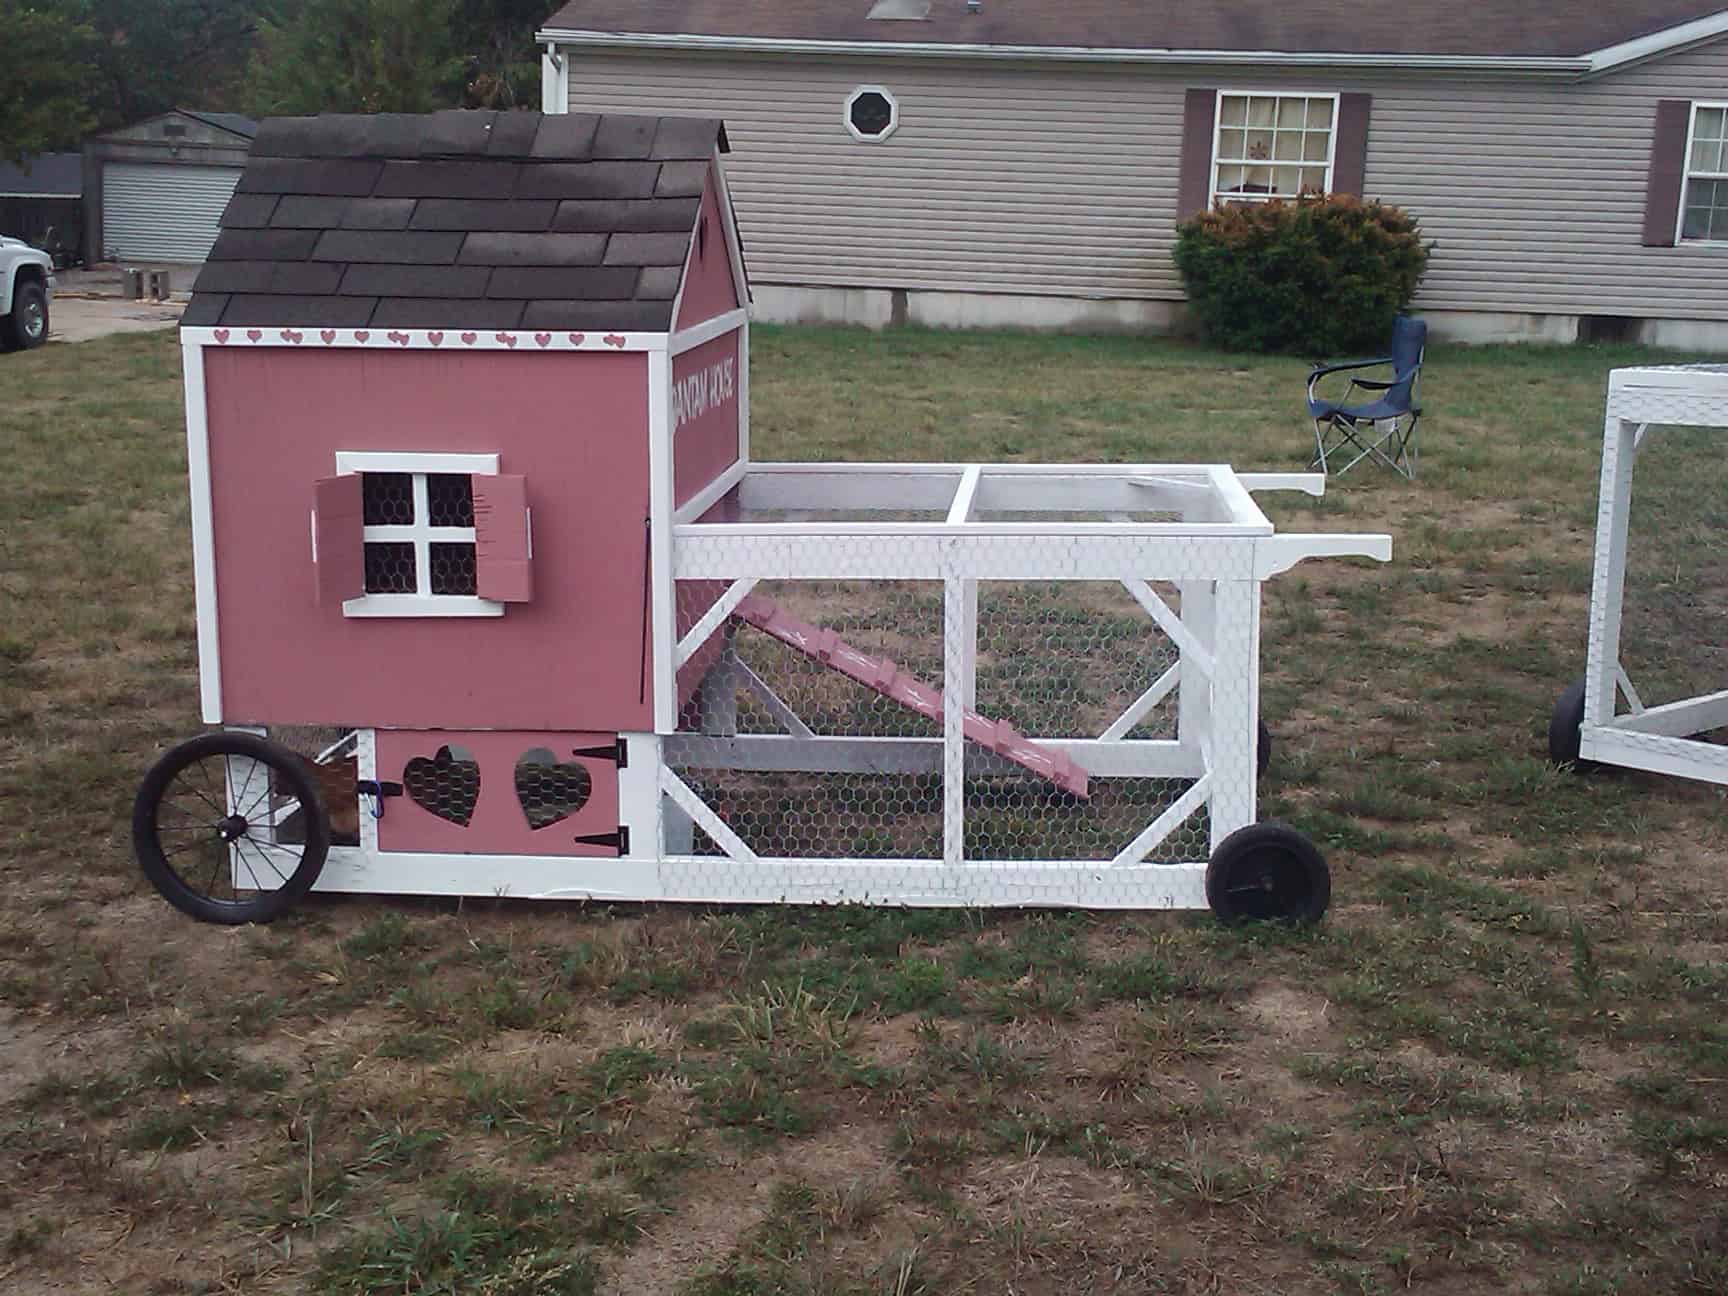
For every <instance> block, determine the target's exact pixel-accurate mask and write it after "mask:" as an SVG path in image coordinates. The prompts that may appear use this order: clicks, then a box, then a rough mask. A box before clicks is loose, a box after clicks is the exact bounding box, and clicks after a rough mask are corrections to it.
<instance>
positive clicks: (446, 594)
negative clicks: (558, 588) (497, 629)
mask: <svg viewBox="0 0 1728 1296" xmlns="http://www.w3.org/2000/svg"><path fill="white" fill-rule="evenodd" d="M336 474H337V475H336V476H335V477H332V478H325V479H324V480H322V481H320V482H318V483H317V487H316V490H315V496H314V499H315V503H314V509H313V517H312V545H313V562H314V564H315V565H316V568H317V575H318V594H319V601H320V602H340V603H341V606H342V613H343V615H344V616H351V617H453V616H502V615H503V613H504V608H505V604H506V603H510V602H526V601H527V599H528V580H527V564H528V560H529V559H530V558H531V557H532V553H531V546H532V538H531V533H530V529H529V528H530V525H531V522H532V519H531V517H530V516H529V513H528V509H527V505H526V496H525V493H524V491H523V488H522V479H521V478H520V477H510V476H503V475H500V474H499V472H498V456H497V455H472V454H398V453H388V452H385V453H379V452H359V451H343V452H339V453H338V454H337V455H336Z"/></svg>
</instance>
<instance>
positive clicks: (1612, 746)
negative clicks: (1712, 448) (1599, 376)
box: [1578, 365, 1728, 784]
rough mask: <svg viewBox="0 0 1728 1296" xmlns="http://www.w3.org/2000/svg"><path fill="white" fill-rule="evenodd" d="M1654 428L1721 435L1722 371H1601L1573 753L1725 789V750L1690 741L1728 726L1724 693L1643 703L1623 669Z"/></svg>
mask: <svg viewBox="0 0 1728 1296" xmlns="http://www.w3.org/2000/svg"><path fill="white" fill-rule="evenodd" d="M1658 425H1661V426H1669V427H1695V428H1722V429H1725V430H1728V366H1725V365H1673V366H1649V367H1640V368H1632V369H1616V370H1614V371H1613V372H1612V373H1611V374H1610V375H1609V379H1608V399H1607V411H1606V419H1605V423H1604V428H1603V434H1602V477H1601V486H1600V490H1599V494H1598V499H1597V512H1596V557H1595V573H1594V576H1593V578H1592V582H1591V588H1590V644H1589V653H1588V657H1587V662H1586V667H1585V679H1584V710H1583V722H1582V724H1581V725H1580V726H1579V733H1578V738H1579V742H1578V754H1579V756H1580V758H1581V759H1583V760H1585V761H1591V762H1595V763H1597V764H1603V765H1620V766H1624V767H1626V768H1628V769H1639V770H1647V771H1650V772H1653V773H1657V774H1674V775H1678V776H1680V777H1682V778H1691V779H1699V780H1702V781H1704V782H1708V783H1717V784H1728V747H1725V746H1722V745H1720V744H1717V743H1713V742H1708V741H1702V740H1700V739H1699V737H1697V735H1702V734H1706V733H1709V732H1710V731H1711V730H1714V729H1720V728H1723V727H1725V726H1728V690H1722V691H1718V692H1713V693H1707V694H1704V695H1701V696H1697V697H1689V698H1684V699H1680V700H1676V701H1670V702H1665V703H1663V704H1662V705H1659V706H1646V705H1645V704H1644V702H1643V701H1642V699H1641V698H1640V697H1639V693H1638V689H1637V687H1636V682H1635V681H1634V680H1632V679H1631V678H1630V677H1629V675H1628V674H1627V672H1626V670H1625V668H1624V666H1623V665H1622V654H1621V630H1622V612H1623V609H1624V603H1625V594H1626V571H1627V553H1628V545H1629V543H1630V536H1629V532H1630V523H1631V517H1632V480H1633V469H1634V467H1635V466H1636V464H1637V460H1638V457H1639V454H1640V452H1641V450H1643V448H1644V446H1645V442H1646V436H1647V433H1649V431H1650V430H1651V428H1652V427H1655V426H1658ZM1659 439H1660V438H1659V437H1658V440H1659ZM1724 682H1725V683H1728V681H1724ZM1620 697H1623V698H1624V699H1625V702H1626V706H1627V709H1626V711H1624V712H1618V701H1617V699H1618V698H1620ZM1617 712H1618V713H1617Z"/></svg>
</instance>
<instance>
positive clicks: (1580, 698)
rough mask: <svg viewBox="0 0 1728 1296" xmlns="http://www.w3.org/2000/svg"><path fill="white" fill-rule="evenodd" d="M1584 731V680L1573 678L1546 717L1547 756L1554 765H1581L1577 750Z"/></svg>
mask: <svg viewBox="0 0 1728 1296" xmlns="http://www.w3.org/2000/svg"><path fill="white" fill-rule="evenodd" d="M1583 733H1584V681H1583V680H1574V681H1573V682H1572V683H1571V684H1569V685H1568V686H1567V687H1566V691H1565V692H1564V693H1562V694H1561V695H1560V700H1559V701H1558V702H1556V703H1555V704H1554V714H1553V715H1552V716H1550V717H1549V719H1548V758H1549V759H1550V760H1552V761H1553V762H1554V763H1555V764H1556V765H1571V766H1574V767H1578V766H1581V765H1582V764H1583V763H1584V762H1581V761H1580V760H1579V759H1578V751H1579V748H1580V746H1581V744H1582V739H1583Z"/></svg>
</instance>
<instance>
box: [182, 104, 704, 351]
mask: <svg viewBox="0 0 1728 1296" xmlns="http://www.w3.org/2000/svg"><path fill="white" fill-rule="evenodd" d="M716 147H718V148H719V149H720V150H721V151H725V150H726V148H727V144H726V131H725V127H724V126H722V125H721V123H720V122H719V120H718V119H715V118H696V117H629V116H621V115H619V114H616V113H608V114H606V115H604V116H597V115H593V114H587V113H568V114H560V115H555V116H542V115H541V114H540V113H530V112H477V111H461V110H453V111H449V112H439V113H431V114H428V115H425V116H413V115H408V114H396V113H387V114H379V115H377V116H351V115H326V116H320V117H274V118H270V119H268V120H266V121H265V122H264V123H263V125H262V126H260V127H259V130H258V137H257V140H256V141H255V142H254V143H253V146H252V152H251V155H250V158H249V160H248V162H247V164H246V171H245V174H244V175H242V176H241V178H240V183H239V185H238V186H237V187H236V189H235V191H234V197H233V199H232V200H231V201H230V202H229V204H228V208H227V210H226V211H224V212H223V214H222V232H221V234H220V235H219V236H218V237H217V239H216V244H215V246H214V247H213V248H211V250H210V259H209V260H208V261H207V262H206V263H205V266H204V269H203V270H202V271H201V272H200V273H199V275H198V280H197V282H196V283H195V284H194V285H193V291H192V303H191V305H190V306H188V307H187V309H186V313H185V315H184V316H182V318H181V323H182V324H187V325H217V324H220V325H239V326H243V327H244V326H269V325H280V326H299V327H304V326H322V327H328V328H367V327H377V328H487V329H516V328H523V329H530V328H545V329H560V328H573V329H599V328H611V329H640V330H646V331H654V332H658V331H664V330H666V329H667V328H669V327H670V324H671V318H672V299H673V297H674V295H675V294H676V293H677V291H678V284H679V280H680V277H681V276H682V274H683V269H684V259H685V255H686V253H687V252H688V251H689V247H690V238H691V234H692V232H693V231H694V229H695V225H696V215H697V209H698V207H699V206H700V205H701V200H702V190H703V186H704V184H705V183H706V181H707V178H708V163H709V159H710V158H711V157H712V156H713V154H714V150H715V149H716Z"/></svg>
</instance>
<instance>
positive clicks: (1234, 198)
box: [1206, 89, 1343, 210]
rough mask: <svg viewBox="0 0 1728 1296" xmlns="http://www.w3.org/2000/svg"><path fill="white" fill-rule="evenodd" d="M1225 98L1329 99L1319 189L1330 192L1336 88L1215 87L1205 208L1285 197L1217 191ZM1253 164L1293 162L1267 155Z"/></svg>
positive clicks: (1339, 101) (1304, 165)
mask: <svg viewBox="0 0 1728 1296" xmlns="http://www.w3.org/2000/svg"><path fill="white" fill-rule="evenodd" d="M1228 98H1237V99H1330V100H1331V101H1332V129H1331V130H1329V131H1328V132H1327V139H1326V184H1325V186H1324V189H1323V191H1322V192H1325V193H1331V192H1332V181H1333V176H1334V170H1333V167H1334V164H1335V163H1336V162H1337V160H1338V115H1339V113H1340V112H1341V111H1342V110H1343V94H1342V93H1341V92H1340V91H1336V90H1298V89H1278V90H1237V89H1230V90H1218V91H1216V92H1215V93H1214V94H1213V96H1212V156H1211V158H1210V159H1209V161H1208V170H1207V173H1206V189H1207V192H1208V195H1209V201H1208V202H1207V208H1208V210H1210V209H1211V208H1212V207H1215V206H1217V205H1218V204H1219V203H1220V202H1232V203H1264V202H1271V201H1272V200H1273V199H1274V198H1282V197H1284V195H1282V194H1243V193H1220V192H1219V190H1218V167H1219V161H1218V140H1219V137H1220V134H1221V132H1222V131H1223V129H1224V100H1225V99H1228ZM1273 117H1274V120H1276V117H1277V110H1276V109H1274V110H1273ZM1232 129H1234V128H1232ZM1228 165H1230V166H1240V165H1242V164H1241V163H1238V162H1231V163H1229V164H1228ZM1254 165H1264V166H1268V167H1277V166H1286V167H1287V166H1290V165H1292V164H1291V163H1289V162H1278V161H1275V160H1273V159H1270V158H1268V159H1267V160H1266V162H1264V163H1255V164H1254ZM1294 165H1295V166H1296V167H1297V168H1298V169H1299V170H1301V169H1308V168H1312V167H1313V166H1315V165H1316V163H1313V162H1307V161H1298V162H1296V163H1295V164H1294ZM1291 196H1292V197H1293V196H1294V195H1291Z"/></svg>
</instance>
